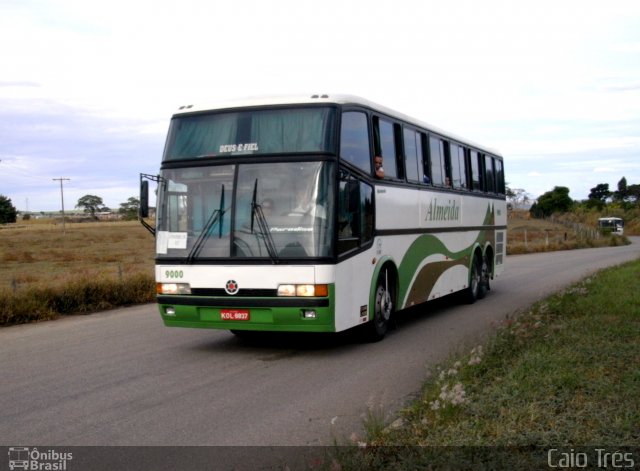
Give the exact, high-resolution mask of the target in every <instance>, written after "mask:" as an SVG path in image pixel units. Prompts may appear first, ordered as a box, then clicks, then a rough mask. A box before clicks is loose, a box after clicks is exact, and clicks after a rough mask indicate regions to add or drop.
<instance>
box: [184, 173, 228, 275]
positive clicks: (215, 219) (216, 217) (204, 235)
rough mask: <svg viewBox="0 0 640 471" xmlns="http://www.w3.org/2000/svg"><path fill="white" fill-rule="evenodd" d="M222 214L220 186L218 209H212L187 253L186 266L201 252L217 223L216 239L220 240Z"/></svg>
mask: <svg viewBox="0 0 640 471" xmlns="http://www.w3.org/2000/svg"><path fill="white" fill-rule="evenodd" d="M224 213H225V209H224V185H222V192H221V195H220V207H219V208H218V209H214V210H213V212H212V213H211V216H209V219H208V220H207V222H206V224H205V225H204V228H203V229H202V232H200V235H198V238H197V239H196V242H195V243H194V244H193V247H191V251H190V252H189V255H188V256H187V263H188V264H191V263H193V260H194V259H195V258H196V257H197V256H198V254H199V253H200V251H201V250H202V247H204V243H205V241H206V240H207V239H208V238H209V237H210V234H211V232H212V231H213V228H214V227H215V226H216V224H218V223H219V228H218V237H219V238H222V217H223V216H224Z"/></svg>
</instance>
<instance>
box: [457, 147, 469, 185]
mask: <svg viewBox="0 0 640 471" xmlns="http://www.w3.org/2000/svg"><path fill="white" fill-rule="evenodd" d="M468 155H469V149H466V148H464V147H460V151H459V154H458V160H459V161H460V188H461V189H463V190H468V189H469V171H468V170H467V160H468V159H467V156H468Z"/></svg>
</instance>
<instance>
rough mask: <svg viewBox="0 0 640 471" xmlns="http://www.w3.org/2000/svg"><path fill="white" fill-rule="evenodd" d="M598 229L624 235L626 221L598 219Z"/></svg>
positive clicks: (610, 218) (612, 218)
mask: <svg viewBox="0 0 640 471" xmlns="http://www.w3.org/2000/svg"><path fill="white" fill-rule="evenodd" d="M598 227H599V228H600V230H601V231H603V232H607V233H611V234H615V235H622V234H623V233H624V221H623V220H622V218H615V217H604V218H600V219H598Z"/></svg>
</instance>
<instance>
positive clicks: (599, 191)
mask: <svg viewBox="0 0 640 471" xmlns="http://www.w3.org/2000/svg"><path fill="white" fill-rule="evenodd" d="M610 196H611V192H610V191H609V184H608V183H598V184H597V185H596V186H595V187H593V188H591V193H589V199H590V200H596V201H600V202H602V203H604V202H606V201H607V198H609V197H610Z"/></svg>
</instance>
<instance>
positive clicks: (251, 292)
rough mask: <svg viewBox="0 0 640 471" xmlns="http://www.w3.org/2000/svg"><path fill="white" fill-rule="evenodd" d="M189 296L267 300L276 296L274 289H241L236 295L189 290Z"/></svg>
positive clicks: (199, 289)
mask: <svg viewBox="0 0 640 471" xmlns="http://www.w3.org/2000/svg"><path fill="white" fill-rule="evenodd" d="M191 294H192V295H194V296H217V297H224V296H229V297H233V298H237V297H253V298H269V297H274V296H277V295H278V290H276V289H242V288H240V289H239V290H238V292H237V293H236V294H227V292H226V291H225V290H224V288H191Z"/></svg>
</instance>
